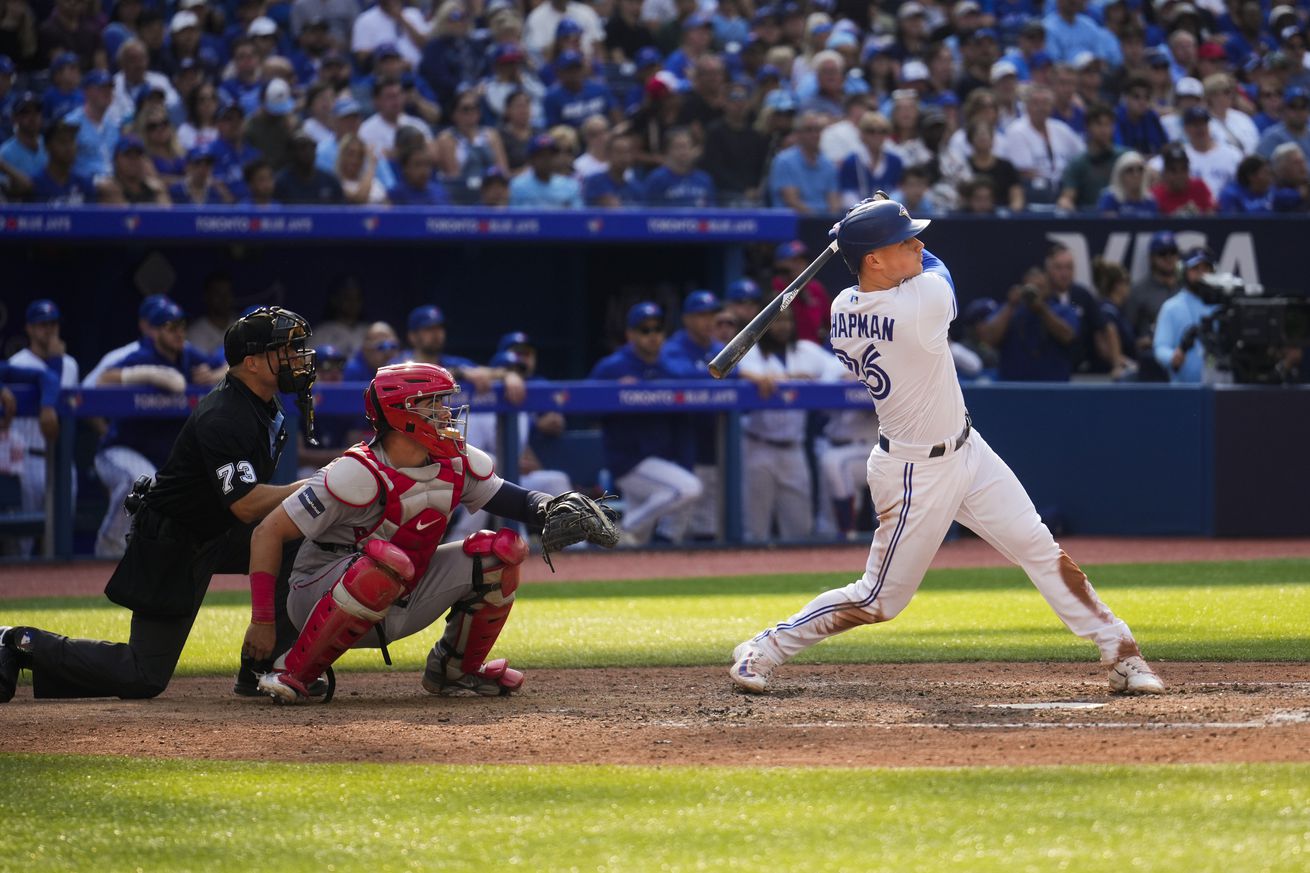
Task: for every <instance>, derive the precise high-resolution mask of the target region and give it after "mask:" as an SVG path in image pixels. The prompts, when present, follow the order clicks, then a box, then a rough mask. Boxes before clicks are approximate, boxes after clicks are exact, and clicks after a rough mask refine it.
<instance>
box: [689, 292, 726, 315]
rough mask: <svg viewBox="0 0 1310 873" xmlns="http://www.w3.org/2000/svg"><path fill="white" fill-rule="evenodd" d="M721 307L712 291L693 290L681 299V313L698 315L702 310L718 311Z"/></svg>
mask: <svg viewBox="0 0 1310 873" xmlns="http://www.w3.org/2000/svg"><path fill="white" fill-rule="evenodd" d="M722 308H723V304H722V303H720V302H719V298H718V297H716V296H715V295H714V292H713V291H693V292H691V293H690V294H688V295H687V299H685V300H683V301H682V314H683V315H698V314H700V313H702V312H718V311H719V310H720V309H722Z"/></svg>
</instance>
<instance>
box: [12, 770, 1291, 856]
mask: <svg viewBox="0 0 1310 873" xmlns="http://www.w3.org/2000/svg"><path fill="white" fill-rule="evenodd" d="M0 785H4V786H5V790H4V791H2V792H0V821H3V822H4V823H5V827H4V852H3V855H0V869H6V870H94V871H96V873H111V871H117V870H142V869H143V870H158V871H170V873H181V871H188V870H225V871H227V870H233V871H239V870H260V871H264V870H278V871H283V870H286V871H292V870H306V871H313V873H323V871H332V870H375V871H391V870H438V869H440V870H477V871H488V870H505V869H523V870H534V871H537V870H570V869H572V870H624V871H628V870H638V871H640V870H726V869H751V870H789V871H809V870H814V871H819V870H822V871H836V870H859V871H868V870H888V871H938V870H968V871H971V873H985V871H1004V873H1018V871H1026V870H1034V871H1036V870H1040V871H1050V870H1071V871H1101V870H1105V871H1111V870H1113V871H1119V870H1127V869H1132V870H1170V871H1173V870H1186V871H1188V873H1206V871H1217V873H1240V871H1255V870H1267V871H1289V873H1291V871H1304V870H1305V869H1306V862H1307V859H1308V858H1310V813H1308V812H1307V809H1310V787H1307V786H1310V765H1249V766H1204V767H1202V766H1186V767H1181V766H1175V767H1135V768H1128V767H1052V768H1012V769H988V768H980V769H970V770H961V769H949V770H939V769H916V770H909V769H906V770H828V769H818V770H813V769H811V770H770V769H736V768H694V769H693V768H678V767H671V768H648V767H562V766H551V767H450V766H393V767H385V766H378V765H369V764H354V765H290V764H246V763H228V762H195V761H141V760H124V759H114V758H80V757H27V756H20V757H15V756H8V757H6V756H0Z"/></svg>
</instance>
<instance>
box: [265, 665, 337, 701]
mask: <svg viewBox="0 0 1310 873" xmlns="http://www.w3.org/2000/svg"><path fill="white" fill-rule="evenodd" d="M333 684H334V683H333V682H331V681H330V680H328V679H325V678H323V677H322V676H320V677H319V678H317V679H315V680H314V681H313V682H311V683H309V684H308V685H301V684H300V682H299V681H298V680H297V679H296V678H295V677H293V676H292V675H291V674H290V673H287V672H284V671H282V670H274V671H273V672H271V673H262V674H260V676H259V693H260V694H262V695H264V696H266V697H271V698H273V699H274V700H275V701H277V702H278V703H309V702H310V701H314V700H321V701H322V702H323V703H327V702H328V701H330V700H331V699H332V691H333V687H332V686H333Z"/></svg>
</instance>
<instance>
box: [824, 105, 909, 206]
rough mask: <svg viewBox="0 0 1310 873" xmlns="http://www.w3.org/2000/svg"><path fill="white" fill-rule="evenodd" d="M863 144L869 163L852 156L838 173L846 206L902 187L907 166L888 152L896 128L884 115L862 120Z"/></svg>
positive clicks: (861, 133)
mask: <svg viewBox="0 0 1310 873" xmlns="http://www.w3.org/2000/svg"><path fill="white" fill-rule="evenodd" d="M859 129H860V142H861V143H862V144H863V145H864V148H865V150H866V151H867V152H868V153H869V159H868V160H867V161H866V160H864V158H863V157H861V155H860V153H859V152H851V153H850V155H849V156H847V158H846V160H844V161H842V164H841V167H840V168H839V169H838V170H837V183H838V185H839V186H840V187H841V198H842V205H843V206H847V207H850V206H854V205H855V204H856V203H859V202H860V201H861V200H863V199H864V198H865V197H868V196H870V195H872V194H873V192H874V191H878V190H883V191H894V190H896V187H897V186H898V185H900V184H901V174H902V173H903V172H904V171H905V163H904V161H902V160H901V159H900V157H898V156H897V155H894V154H892V153H891V152H890V151H888V150H887V149H886V145H887V137H889V136H891V132H892V124H891V122H890V121H889V120H888V119H887V116H885V115H883V114H882V113H881V112H867V113H865V115H864V117H863V118H861V119H860V123H859Z"/></svg>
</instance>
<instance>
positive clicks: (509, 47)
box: [491, 42, 525, 64]
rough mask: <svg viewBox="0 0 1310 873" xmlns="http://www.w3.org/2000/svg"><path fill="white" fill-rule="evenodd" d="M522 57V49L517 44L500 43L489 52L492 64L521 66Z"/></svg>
mask: <svg viewBox="0 0 1310 873" xmlns="http://www.w3.org/2000/svg"><path fill="white" fill-rule="evenodd" d="M524 57H525V56H524V54H523V47H522V46H520V45H519V44H518V43H513V42H502V43H500V44H499V45H497V46H495V47H494V48H492V50H491V62H492V63H493V64H521V63H523V61H524Z"/></svg>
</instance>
